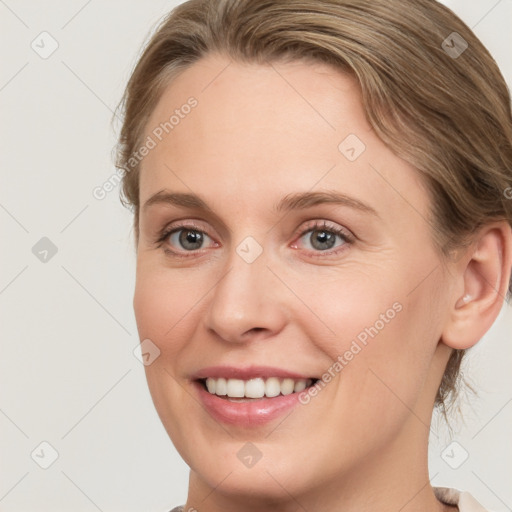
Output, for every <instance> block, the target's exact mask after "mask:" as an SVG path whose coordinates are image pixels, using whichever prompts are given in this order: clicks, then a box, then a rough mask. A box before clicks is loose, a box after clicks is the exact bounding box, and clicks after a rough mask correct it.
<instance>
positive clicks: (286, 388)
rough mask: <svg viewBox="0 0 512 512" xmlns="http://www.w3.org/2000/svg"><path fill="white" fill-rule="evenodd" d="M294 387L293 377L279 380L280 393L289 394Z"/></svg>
mask: <svg viewBox="0 0 512 512" xmlns="http://www.w3.org/2000/svg"><path fill="white" fill-rule="evenodd" d="M294 387H295V382H293V379H284V380H283V382H281V393H282V394H283V395H290V394H292V393H293V388H294Z"/></svg>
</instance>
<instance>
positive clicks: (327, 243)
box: [311, 229, 336, 250]
mask: <svg viewBox="0 0 512 512" xmlns="http://www.w3.org/2000/svg"><path fill="white" fill-rule="evenodd" d="M315 233H317V235H316V236H314V235H315ZM335 242H336V235H335V234H334V233H331V232H329V231H325V230H318V229H317V230H315V231H313V232H312V233H311V245H312V246H313V247H314V248H315V249H319V250H325V249H331V248H332V247H333V246H334V244H335Z"/></svg>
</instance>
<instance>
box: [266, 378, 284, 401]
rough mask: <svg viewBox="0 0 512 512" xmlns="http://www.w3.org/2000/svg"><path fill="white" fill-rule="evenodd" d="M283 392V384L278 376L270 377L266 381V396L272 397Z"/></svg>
mask: <svg viewBox="0 0 512 512" xmlns="http://www.w3.org/2000/svg"><path fill="white" fill-rule="evenodd" d="M279 393H281V384H280V383H279V379H277V378H276V377H270V379H267V382H265V396H268V397H269V398H272V397H274V396H277V395H279Z"/></svg>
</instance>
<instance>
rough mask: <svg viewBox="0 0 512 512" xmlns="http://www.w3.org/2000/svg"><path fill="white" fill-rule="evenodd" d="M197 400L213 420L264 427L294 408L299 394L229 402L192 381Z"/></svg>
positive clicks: (243, 425) (297, 402) (199, 383)
mask: <svg viewBox="0 0 512 512" xmlns="http://www.w3.org/2000/svg"><path fill="white" fill-rule="evenodd" d="M193 385H194V386H195V388H196V390H197V392H198V394H199V398H200V400H201V402H202V403H203V405H204V406H205V408H206V410H207V411H208V412H209V413H210V415H211V416H213V418H215V419H216V420H218V421H221V422H223V423H228V424H230V425H237V426H241V427H254V426H259V425H264V424H265V423H268V422H270V421H272V420H274V419H276V418H279V417H280V416H282V415H283V414H285V413H286V412H288V411H290V410H291V409H292V408H293V407H296V406H297V405H298V404H299V403H300V402H299V395H300V393H291V394H289V395H278V396H276V397H274V398H260V399H254V400H252V401H250V402H230V401H229V400H226V399H225V398H220V397H218V396H217V395H213V394H211V393H210V392H208V391H207V390H206V389H205V388H204V387H203V385H202V383H201V382H198V381H194V382H193Z"/></svg>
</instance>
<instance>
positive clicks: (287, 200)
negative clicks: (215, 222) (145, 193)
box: [142, 190, 379, 217]
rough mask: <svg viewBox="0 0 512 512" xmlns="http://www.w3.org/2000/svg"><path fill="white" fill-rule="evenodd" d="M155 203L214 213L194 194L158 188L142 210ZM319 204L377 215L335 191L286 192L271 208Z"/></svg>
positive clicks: (304, 207)
mask: <svg viewBox="0 0 512 512" xmlns="http://www.w3.org/2000/svg"><path fill="white" fill-rule="evenodd" d="M155 204H163V205H172V206H178V207H179V206H181V207H184V208H190V209H196V210H204V211H206V212H209V213H214V212H213V210H212V209H211V208H210V207H209V206H208V204H207V203H206V201H204V200H203V199H202V198H201V197H199V196H198V195H196V194H188V193H182V192H170V191H168V190H160V191H159V192H157V193H156V194H154V195H152V196H151V197H150V198H149V199H148V200H147V201H146V202H145V203H144V205H143V207H142V210H143V211H145V210H147V209H148V208H149V207H150V206H152V205H155ZM319 204H335V205H340V206H347V207H349V208H353V209H355V210H358V211H361V212H363V213H369V214H371V215H374V216H376V217H379V214H378V213H377V212H376V211H375V210H374V209H373V208H372V207H371V206H369V205H367V204H366V203H363V202H362V201H360V200H359V199H356V198H355V197H351V196H348V195H346V194H343V193H340V192H336V191H324V192H296V193H293V194H288V195H286V196H284V197H283V198H282V199H281V200H280V201H279V202H278V203H277V204H275V205H274V208H273V210H274V212H275V213H280V212H283V211H291V210H305V209H307V208H311V207H312V206H317V205H319Z"/></svg>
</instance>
